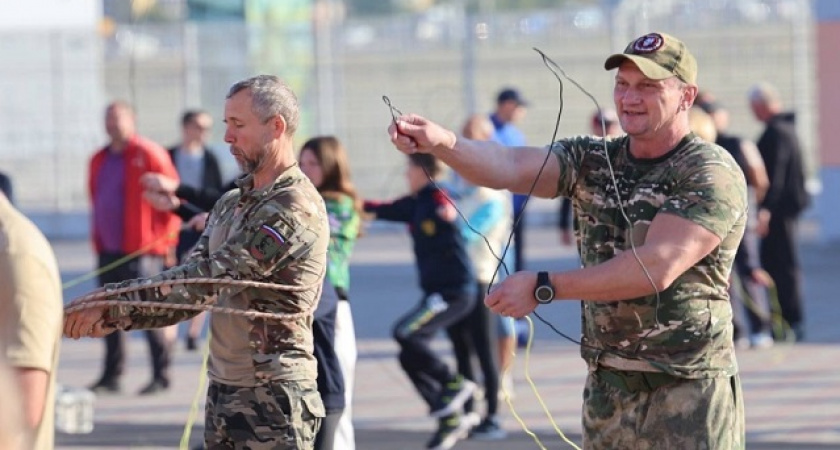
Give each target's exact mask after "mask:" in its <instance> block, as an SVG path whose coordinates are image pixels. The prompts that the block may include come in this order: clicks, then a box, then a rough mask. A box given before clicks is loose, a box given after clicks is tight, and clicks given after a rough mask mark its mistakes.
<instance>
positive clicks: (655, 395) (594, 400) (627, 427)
mask: <svg viewBox="0 0 840 450" xmlns="http://www.w3.org/2000/svg"><path fill="white" fill-rule="evenodd" d="M583 399H584V405H583V429H584V437H583V446H584V448H585V449H592V450H596V449H597V450H600V449H634V450H648V449H686V450H689V449H715V450H734V449H743V448H744V445H745V443H744V439H745V436H744V434H745V429H744V403H743V396H742V392H741V381H740V379H739V377H738V376H737V375H735V376H733V377H731V378H713V379H702V380H680V381H678V382H676V383H674V384H669V385H666V386H662V387H660V388H658V389H656V390H654V391H652V392H636V393H628V392H625V391H623V390H621V389H618V388H616V387H614V386H612V385H610V384H608V383H606V382H604V381H603V380H602V379H600V378H599V377H598V375H597V372H595V373H592V372H590V373H589V376H588V378H587V379H586V389H585V390H584V394H583Z"/></svg>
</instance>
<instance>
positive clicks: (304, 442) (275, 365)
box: [64, 75, 329, 449]
mask: <svg viewBox="0 0 840 450" xmlns="http://www.w3.org/2000/svg"><path fill="white" fill-rule="evenodd" d="M298 117H299V111H298V104H297V99H296V98H295V95H294V93H293V92H292V91H291V90H290V89H289V88H288V86H286V85H285V84H284V83H283V82H282V81H281V80H279V79H278V78H277V77H274V76H268V75H261V76H257V77H253V78H250V79H247V80H244V81H241V82H239V83H236V84H234V85H233V87H232V88H231V89H230V92H229V93H228V96H227V101H226V102H225V120H224V121H225V123H226V124H227V130H226V132H225V141H226V142H228V143H229V144H230V151H231V153H232V154H233V156H234V157H235V158H236V161H237V163H238V164H239V166H240V168H241V169H242V171H243V172H244V173H245V175H244V176H243V177H242V178H240V179H239V180H238V181H237V184H238V186H239V189H234V190H232V191H230V192H228V193H227V194H225V195H224V196H223V197H222V198H221V199H220V200H219V201H218V202H217V203H216V205H215V207H214V208H213V211H212V212H211V213H210V217H209V219H208V223H207V227H206V228H205V230H204V233H203V234H202V236H201V238H200V239H199V242H198V244H197V245H196V247H195V249H194V250H193V252H192V253H191V254H190V256H189V257H188V258H187V259H186V260H185V262H184V264H183V265H181V266H177V267H174V268H172V269H169V270H167V271H165V272H162V273H160V274H159V275H157V276H154V277H152V278H149V279H140V280H130V281H126V282H124V283H120V284H116V285H106V286H105V289H106V291H107V290H113V289H115V288H124V287H138V289H137V290H136V291H134V292H132V293H131V294H122V295H117V294H115V295H113V297H112V299H115V300H136V301H141V302H143V301H156V302H161V301H162V302H168V303H173V304H207V303H211V302H215V303H216V304H217V305H219V306H223V307H229V308H232V309H237V310H242V311H257V312H263V313H278V314H283V313H286V314H296V313H303V314H301V315H300V317H299V318H297V319H283V320H277V319H272V318H259V317H257V318H254V317H247V316H243V315H237V314H224V313H215V312H214V313H213V314H211V317H210V331H211V333H212V340H211V343H210V359H209V365H208V373H209V376H210V386H209V389H208V393H207V406H206V417H205V432H204V438H205V443H206V446H207V448H209V449H219V448H250V449H311V448H313V443H314V440H315V435H316V433H317V431H318V427H319V426H320V421H321V418H323V417H324V407H323V404H322V403H321V398H320V395H319V394H318V391H317V386H316V373H317V372H316V369H317V368H316V361H315V358H314V356H313V343H312V310H313V309H314V306H315V305H316V304H317V302H318V299H319V296H320V291H319V288H320V286H321V284H320V280H321V279H322V277H323V274H324V269H325V264H326V254H327V244H328V241H329V228H328V223H327V215H326V209H325V207H324V203H323V201H322V200H321V196H320V194H319V193H318V191H317V190H316V189H315V188H314V187H313V186H312V184H311V183H310V182H309V179H308V178H307V177H306V176H305V175H304V174H303V172H301V171H300V169H299V168H298V166H297V162H296V160H295V152H294V142H293V139H294V133H295V129H296V127H297V124H298ZM191 278H214V279H222V280H251V281H259V282H266V283H274V284H277V285H286V286H295V287H298V288H304V289H298V290H294V291H289V290H275V289H270V288H265V287H249V286H243V285H241V284H240V285H236V284H230V285H227V286H225V285H215V284H186V283H184V284H181V283H178V284H175V285H172V286H166V287H153V288H141V287H140V286H142V285H144V284H148V283H154V282H159V281H164V280H179V279H191ZM307 286H309V288H306V287H307ZM196 313H197V311H189V310H183V309H182V310H178V309H162V308H144V307H139V306H129V305H126V306H116V307H111V308H89V309H83V310H81V311H78V312H74V313H70V314H69V315H68V316H67V318H66V321H65V329H64V332H65V335H66V336H69V337H73V338H78V337H83V336H102V335H105V334H107V333H109V332H111V331H113V327H115V326H119V327H121V328H124V329H142V328H157V327H163V326H168V325H171V324H174V323H176V322H179V321H182V320H186V319H189V318H190V317H192V316H194V315H195V314H196Z"/></svg>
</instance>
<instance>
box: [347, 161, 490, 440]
mask: <svg viewBox="0 0 840 450" xmlns="http://www.w3.org/2000/svg"><path fill="white" fill-rule="evenodd" d="M408 158H409V163H408V169H407V171H406V176H407V178H408V183H409V188H410V190H411V194H410V195H407V196H405V197H402V198H400V199H397V200H395V201H393V202H391V203H375V202H365V205H364V209H365V211H366V212H369V213H373V214H374V215H375V216H376V218H377V219H383V220H390V221H395V222H406V223H408V226H409V232H410V233H411V238H412V240H413V243H414V255H415V258H416V260H417V269H418V271H419V275H420V287H421V289H422V290H423V298H422V299H421V300H420V303H419V304H418V305H417V306H416V307H415V308H413V309H412V310H410V311H409V312H408V313H406V314H405V315H404V316H403V317H402V318H400V319H399V320H398V321H397V323H396V325H395V326H394V339H396V341H397V342H398V343H399V344H400V355H399V359H400V364H401V365H402V367H403V370H404V371H405V373H406V374H407V375H408V377H409V378H410V379H411V382H412V383H413V384H414V387H415V388H417V391H418V392H419V393H420V395H421V396H422V397H423V400H424V401H425V402H426V403H427V404H428V405H429V408H430V411H431V412H430V415H431V416H432V417H437V418H439V425H438V431H437V432H436V433H435V435H434V436H433V437H432V439H431V440H430V441H429V443H428V445H427V448H430V449H448V448H451V447H452V446H453V445H454V444H455V442H456V441H457V440H458V439H461V438H463V437H466V435H467V433H468V432H469V424H467V423H465V422H466V421H462V420H460V419H461V417H460V414H459V413H458V411H459V410H460V409H461V406H462V405H463V404H464V402H465V401H466V400H468V399H469V398H470V396H471V395H472V392H473V390H475V383H473V382H471V381H469V380H466V379H464V377H463V376H461V375H460V374H456V373H454V372H453V371H452V370H451V369H450V368H449V366H448V365H447V364H446V362H445V361H444V360H443V359H442V358H441V357H440V356H439V355H437V354H435V352H434V350H432V348H431V346H430V343H431V341H432V339H433V338H434V336H435V334H436V333H437V332H438V331H443V330H446V328H447V327H449V326H450V325H452V324H454V323H456V322H458V321H460V320H461V319H462V318H464V317H465V316H466V315H467V314H468V313H469V312H470V311H471V310H472V308H473V306H474V304H475V295H474V292H473V289H474V284H475V278H474V276H473V271H472V266H471V264H470V260H469V257H468V256H467V252H466V250H465V245H464V241H463V238H462V236H461V233H460V232H459V230H458V228H457V224H456V219H457V211H456V210H455V208H454V206H452V204H451V203H450V202H449V201H448V200H447V199H446V195H445V194H444V193H443V192H442V191H441V190H440V188H438V187H437V186H435V185H434V183H432V182H431V180H430V179H429V177H432V178H434V177H437V176H438V175H439V173H440V171H441V169H440V166H439V165H438V162H437V160H436V159H435V157H434V156H432V155H428V154H412V155H409V156H408Z"/></svg>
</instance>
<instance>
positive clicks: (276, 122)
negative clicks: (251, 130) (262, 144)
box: [269, 114, 286, 139]
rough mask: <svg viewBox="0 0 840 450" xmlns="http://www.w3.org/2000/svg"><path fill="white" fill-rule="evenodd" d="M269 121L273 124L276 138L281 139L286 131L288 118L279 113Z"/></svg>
mask: <svg viewBox="0 0 840 450" xmlns="http://www.w3.org/2000/svg"><path fill="white" fill-rule="evenodd" d="M269 122H270V123H271V125H272V128H273V130H272V134H273V135H274V138H275V139H279V138H280V137H282V136H283V135H284V134H285V133H286V119H284V118H283V116H281V115H279V114H278V115H276V116H274V117H272V118H271V119H269Z"/></svg>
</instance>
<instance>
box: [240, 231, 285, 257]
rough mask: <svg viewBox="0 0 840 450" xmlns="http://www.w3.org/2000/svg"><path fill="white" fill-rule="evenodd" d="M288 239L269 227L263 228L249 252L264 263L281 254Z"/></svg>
mask: <svg viewBox="0 0 840 450" xmlns="http://www.w3.org/2000/svg"><path fill="white" fill-rule="evenodd" d="M285 243H286V238H284V237H283V235H282V234H280V232H279V231H277V230H275V229H274V228H271V227H270V226H268V225H263V226H261V227H260V228H259V229H258V230H257V233H256V236H254V239H253V240H252V241H251V245H250V249H249V252H250V253H251V256H253V257H254V258H256V259H258V260H260V261H263V260H266V259H269V258H272V257H274V256H275V255H277V254H278V253H280V249H281V248H282V247H283V244H285Z"/></svg>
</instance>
